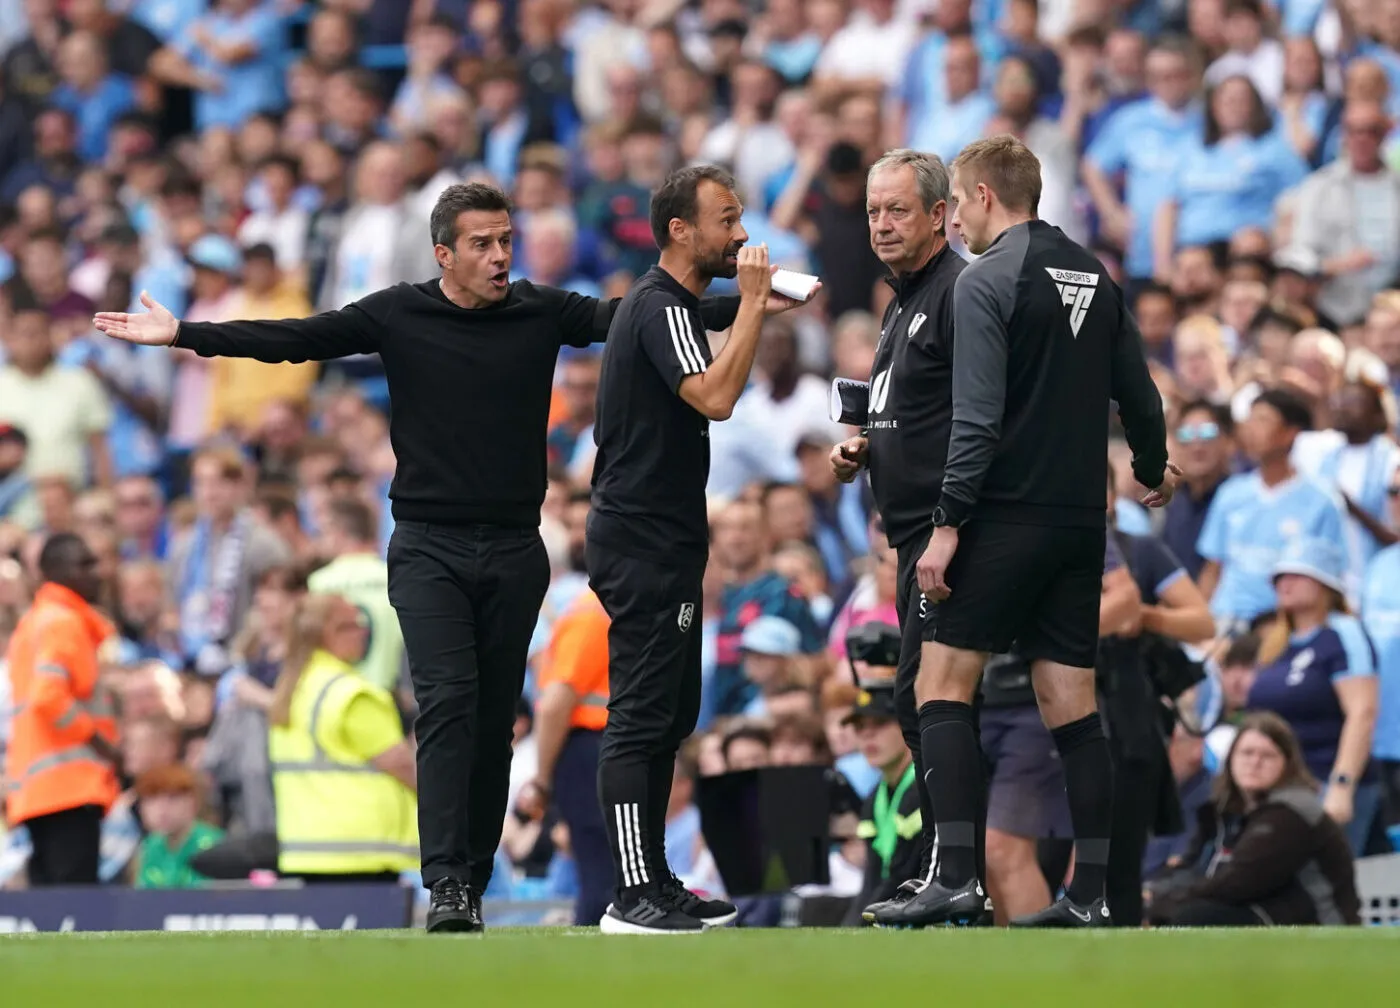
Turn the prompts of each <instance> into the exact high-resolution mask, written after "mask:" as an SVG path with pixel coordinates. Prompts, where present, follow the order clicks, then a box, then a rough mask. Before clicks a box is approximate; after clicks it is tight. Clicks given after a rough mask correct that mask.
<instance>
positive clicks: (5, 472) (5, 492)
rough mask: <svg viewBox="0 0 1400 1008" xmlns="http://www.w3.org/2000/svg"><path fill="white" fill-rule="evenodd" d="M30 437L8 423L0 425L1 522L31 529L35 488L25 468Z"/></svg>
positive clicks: (35, 510)
mask: <svg viewBox="0 0 1400 1008" xmlns="http://www.w3.org/2000/svg"><path fill="white" fill-rule="evenodd" d="M28 454H29V438H28V437H27V436H26V435H25V433H24V431H22V430H21V429H20V428H18V427H16V426H14V425H13V424H10V423H3V424H0V522H12V523H14V524H15V525H17V526H18V527H20V528H24V529H29V528H33V527H34V526H35V525H36V524H37V523H38V519H39V514H38V502H37V501H36V500H35V499H34V487H33V484H32V482H31V480H30V478H29V473H28V472H27V471H26V468H25V459H26V457H27V456H28Z"/></svg>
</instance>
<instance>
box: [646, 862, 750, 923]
mask: <svg viewBox="0 0 1400 1008" xmlns="http://www.w3.org/2000/svg"><path fill="white" fill-rule="evenodd" d="M661 895H662V896H664V897H665V898H666V899H667V900H669V901H670V903H671V905H672V906H673V907H675V908H676V909H677V910H679V911H680V912H681V913H683V914H686V915H688V916H690V917H694V918H695V919H696V920H698V921H699V922H700V923H701V924H704V925H705V926H706V927H728V926H729V925H730V924H733V923H734V920H735V919H736V918H737V917H738V916H739V910H738V908H737V907H736V906H735V905H734V904H733V903H728V902H726V901H724V900H717V899H706V898H705V897H704V896H700V895H698V894H697V893H693V892H691V891H690V890H689V889H687V888H686V887H685V886H683V885H681V880H680V879H678V878H676V877H675V876H674V875H672V876H671V877H670V878H669V879H664V880H663V881H662V883H661Z"/></svg>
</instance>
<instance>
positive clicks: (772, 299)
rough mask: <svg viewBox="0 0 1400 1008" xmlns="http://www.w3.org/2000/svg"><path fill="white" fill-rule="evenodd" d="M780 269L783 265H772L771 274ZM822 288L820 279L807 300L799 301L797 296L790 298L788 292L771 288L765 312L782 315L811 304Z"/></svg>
mask: <svg viewBox="0 0 1400 1008" xmlns="http://www.w3.org/2000/svg"><path fill="white" fill-rule="evenodd" d="M780 269H782V267H781V266H770V267H769V275H770V276H771V275H772V274H773V273H776V272H778V270H780ZM821 289H822V285H821V281H820V280H818V281H817V282H816V284H814V285H813V287H812V293H810V294H808V295H807V299H806V300H805V301H799V300H797V299H796V298H790V297H788V296H787V295H786V294H779V293H778V292H777V291H775V290H771V289H770V290H769V291H768V304H767V305H766V306H765V307H764V309H763V314H765V315H781V314H782V313H783V312H785V311H792V310H793V309H794V308H801V307H802V306H803V305H805V304H811V303H812V299H813V298H814V297H816V296H817V293H818V292H819V291H820V290H821Z"/></svg>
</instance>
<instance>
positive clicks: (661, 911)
mask: <svg viewBox="0 0 1400 1008" xmlns="http://www.w3.org/2000/svg"><path fill="white" fill-rule="evenodd" d="M598 928H599V930H600V931H602V932H603V934H618V935H668V934H701V933H702V932H704V930H705V923H704V922H703V921H701V920H697V919H696V918H694V917H692V916H690V914H688V913H683V912H682V911H681V910H680V909H678V908H677V907H676V906H675V904H674V903H673V902H672V901H671V900H670V899H669V898H667V897H666V896H664V895H661V894H655V895H649V896H643V897H641V898H640V899H639V900H637V902H636V903H634V904H633V905H632V906H631V907H630V908H628V909H627V910H623V909H621V908H619V907H618V905H617V904H616V903H609V904H608V910H607V913H605V914H603V919H602V920H600V921H599V922H598Z"/></svg>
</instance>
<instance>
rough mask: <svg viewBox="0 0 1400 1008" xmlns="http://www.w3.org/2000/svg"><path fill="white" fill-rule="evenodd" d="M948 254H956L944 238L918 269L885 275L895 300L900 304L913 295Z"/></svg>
mask: <svg viewBox="0 0 1400 1008" xmlns="http://www.w3.org/2000/svg"><path fill="white" fill-rule="evenodd" d="M950 255H957V253H956V252H954V251H953V249H952V246H950V245H949V244H948V241H947V239H946V238H945V239H944V241H943V247H942V248H940V249H939V250H938V251H937V252H935V253H934V254H933V255H931V256H929V260H928V262H926V263H924V264H923V265H922V266H920V267H919V268H918V269H916V270H914V271H912V272H910V273H901V274H900V275H899V276H895V275H893V274H888V275H886V277H885V283H887V284H889V285H890V289H891V290H893V291H894V297H895V300H896V301H898V302H899V303H900V304H904V303H905V302H906V301H908V300H909V298H911V297H912V296H913V295H914V292H915V291H917V290H918V289H919V288H920V287H921V286H922V285H923V282H924V281H925V280H927V279H928V278H929V277H930V276H932V275H933V273H934V271H935V270H936V269H937V268H938V264H939V263H941V262H942V261H943V260H944V259H945V258H947V257H948V256H950Z"/></svg>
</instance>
